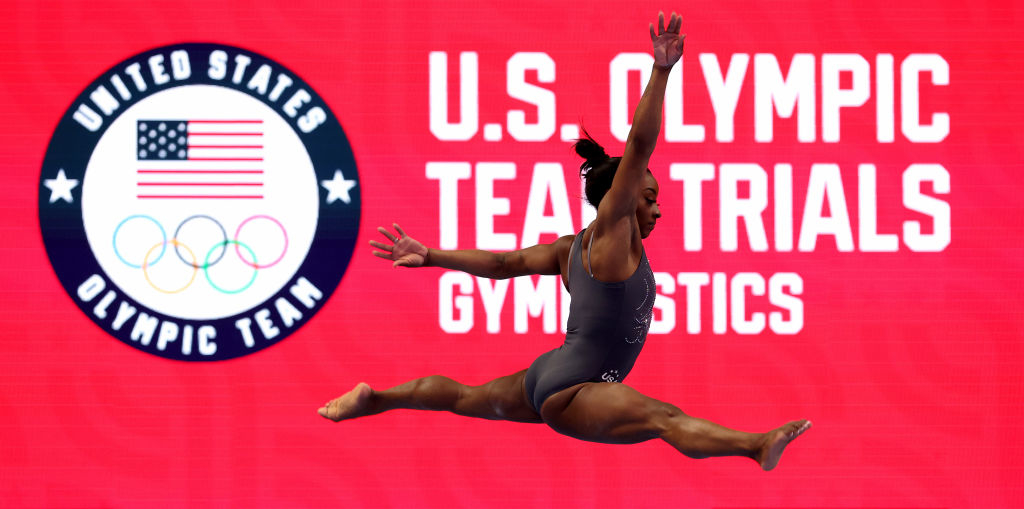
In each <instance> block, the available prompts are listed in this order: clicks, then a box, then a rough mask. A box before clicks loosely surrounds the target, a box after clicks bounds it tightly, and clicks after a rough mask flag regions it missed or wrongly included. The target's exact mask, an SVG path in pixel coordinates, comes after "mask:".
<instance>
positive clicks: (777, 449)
mask: <svg viewBox="0 0 1024 509" xmlns="http://www.w3.org/2000/svg"><path fill="white" fill-rule="evenodd" d="M809 429H811V421H808V420H806V419H805V420H802V421H792V422H789V423H786V424H785V425H783V426H781V427H779V428H776V429H774V430H772V431H769V432H768V433H765V438H764V443H763V444H762V445H761V450H760V451H759V452H758V453H757V456H755V457H754V459H756V460H757V462H758V463H760V464H761V468H762V469H764V470H765V471H768V470H771V469H773V468H775V466H776V465H778V464H779V459H780V458H782V451H783V450H785V449H786V446H787V445H789V443H790V442H792V441H793V440H794V439H796V437H798V436H800V435H802V434H803V433H804V432H805V431H807V430H809Z"/></svg>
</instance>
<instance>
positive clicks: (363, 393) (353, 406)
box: [317, 382, 373, 422]
mask: <svg viewBox="0 0 1024 509" xmlns="http://www.w3.org/2000/svg"><path fill="white" fill-rule="evenodd" d="M372 393H373V389H371V388H370V386H369V385H367V384H365V383H362V382H360V383H359V384H358V385H356V386H355V388H353V389H352V390H351V391H348V392H346V393H345V394H344V395H342V396H341V397H340V398H335V399H333V400H331V401H329V402H327V404H325V405H324V406H322V407H320V409H319V410H317V413H318V414H320V416H321V417H326V418H328V419H330V420H332V421H334V422H338V421H343V420H345V419H352V418H355V417H361V416H363V415H365V413H366V403H367V402H368V401H369V400H370V394H372Z"/></svg>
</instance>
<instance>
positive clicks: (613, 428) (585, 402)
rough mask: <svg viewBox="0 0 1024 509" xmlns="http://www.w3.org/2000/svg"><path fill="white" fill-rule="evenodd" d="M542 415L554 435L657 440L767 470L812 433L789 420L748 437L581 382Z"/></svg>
mask: <svg viewBox="0 0 1024 509" xmlns="http://www.w3.org/2000/svg"><path fill="white" fill-rule="evenodd" d="M540 413H541V415H542V416H543V418H544V422H546V423H547V424H548V425H549V426H551V427H552V428H553V429H554V430H555V431H558V432H559V433H562V434H564V435H568V436H571V437H574V438H578V439H581V440H587V441H591V442H601V443H611V444H632V443H637V442H643V441H646V440H650V439H653V438H661V439H662V440H664V441H665V442H667V443H668V444H669V445H671V446H673V447H675V448H676V450H678V451H679V452H681V453H683V454H685V455H686V456H689V457H691V458H707V457H711V456H746V457H748V458H751V459H753V460H755V461H757V462H758V464H760V465H761V468H763V469H765V470H771V469H772V468H775V466H776V465H777V464H778V462H779V458H780V457H781V456H782V452H783V450H784V449H785V448H786V445H788V444H789V442H791V441H792V440H793V439H795V438H796V437H798V436H800V435H801V434H802V433H803V432H805V431H807V429H809V428H810V425H811V424H810V421H806V420H803V421H792V422H789V423H787V424H784V425H783V426H781V427H779V428H776V429H774V430H772V431H769V432H767V433H746V432H742V431H737V430H734V429H729V428H726V427H725V426H721V425H718V424H715V423H713V422H711V421H708V420H705V419H699V418H696V417H691V416H689V415H686V414H685V413H683V412H682V411H681V410H680V409H679V408H677V407H675V406H674V405H671V404H669V403H665V402H663V401H659V400H656V399H654V398H650V397H648V396H645V395H643V394H641V393H640V392H638V391H637V390H636V389H633V388H632V387H629V386H628V385H625V384H621V383H583V384H579V385H576V386H573V387H570V388H568V389H565V390H563V391H561V392H558V393H555V394H554V395H552V396H551V397H549V398H548V399H547V400H546V401H545V402H544V405H543V406H542V407H541V412H540Z"/></svg>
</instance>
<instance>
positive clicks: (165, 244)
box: [142, 239, 199, 293]
mask: <svg viewBox="0 0 1024 509" xmlns="http://www.w3.org/2000/svg"><path fill="white" fill-rule="evenodd" d="M168 242H170V243H171V244H174V246H175V248H177V247H178V246H181V247H183V248H185V250H186V251H188V254H189V255H191V256H192V264H191V265H192V277H190V278H189V280H188V283H185V286H182V287H181V288H178V289H177V290H164V289H163V288H160V287H159V286H157V285H155V284H153V281H151V280H150V279H149V272H148V271H147V270H146V267H148V266H149V264H148V263H146V262H147V261H148V260H149V255H151V254H153V250H154V249H156V248H157V247H160V246H162V247H163V248H164V249H166V248H167V243H168ZM160 254H163V251H160ZM196 272H199V269H198V268H197V266H196V255H195V254H194V253H192V250H191V249H189V248H188V246H186V245H185V244H182V243H181V242H178V239H171V240H169V241H167V240H165V241H163V242H158V243H156V244H154V245H153V247H151V248H149V251H147V252H146V257H145V258H144V259H143V260H142V275H143V276H145V278H146V282H147V283H149V286H152V287H153V288H154V289H156V290H157V291H158V292H162V293H178V292H181V291H183V290H185V289H186V288H188V287H189V286H192V282H193V281H195V279H196Z"/></svg>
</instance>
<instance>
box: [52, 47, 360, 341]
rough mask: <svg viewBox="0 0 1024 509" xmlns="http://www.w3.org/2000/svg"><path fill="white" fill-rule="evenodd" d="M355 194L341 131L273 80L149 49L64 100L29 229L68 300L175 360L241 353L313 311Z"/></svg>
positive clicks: (288, 77) (198, 57)
mask: <svg viewBox="0 0 1024 509" xmlns="http://www.w3.org/2000/svg"><path fill="white" fill-rule="evenodd" d="M359 212H360V193H359V177H358V174H357V172H356V164H355V160H354V158H353V156H352V150H351V147H350V146H349V143H348V140H347V138H346V137H345V133H344V131H343V130H342V128H341V125H340V124H339V122H338V120H337V118H335V117H334V115H333V114H332V113H331V111H330V109H329V108H328V107H327V104H326V103H325V102H324V101H323V99H321V98H320V96H318V95H317V93H316V92H314V91H313V88H312V87H310V86H309V85H308V84H307V83H305V82H304V81H303V80H302V79H300V78H299V77H298V76H297V75H296V74H295V73H293V72H291V71H290V70H288V69H287V68H285V67H284V66H282V65H281V64H279V63H277V62H274V61H272V60H270V59H268V58H266V57H264V56H262V55H259V54H256V53H253V52H252V51H248V50H244V49H240V48H236V47H231V46H224V45H219V44H199V43H193V44H176V45H172V46H164V47H161V48H156V49H153V50H150V51H147V52H144V53H141V54H138V55H135V56H133V57H131V58H128V59H127V60H125V61H123V62H121V63H120V64H118V65H115V66H114V67H113V68H111V69H110V70H108V71H107V72H106V73H104V74H103V75H102V76H100V77H99V78H98V79H97V80H95V81H94V82H93V83H92V84H90V85H89V86H88V87H87V88H86V89H85V91H84V92H82V94H81V95H79V96H78V98H77V99H75V102H74V103H73V104H72V106H71V108H69V109H68V111H67V112H66V113H65V115H64V117H63V118H62V119H61V121H60V124H59V125H58V126H57V129H56V131H55V132H54V134H53V139H52V140H51V142H50V145H49V147H48V149H47V152H46V157H45V159H44V161H43V168H42V173H41V177H40V193H39V223H40V227H41V229H42V235H43V241H44V243H45V245H46V251H47V253H48V255H49V257H50V261H51V263H52V264H53V268H54V271H55V272H56V273H57V277H58V278H59V279H60V281H61V284H62V285H63V286H64V289H65V290H66V291H67V292H68V294H69V295H70V296H71V298H72V300H74V301H75V303H76V304H77V305H78V306H79V308H81V309H82V311H83V312H85V314H86V315H88V316H89V318H90V319H92V320H93V321H94V322H95V323H96V324H97V325H99V326H100V327H102V328H103V329H104V330H105V331H107V332H108V333H109V334H111V335H112V336H114V337H116V338H117V339H119V340H121V341H123V342H124V343H127V344H129V345H131V346H133V347H135V348H138V349H140V350H143V351H145V352H148V353H151V354H155V355H159V356H161V357H167V358H171V359H179V360H189V361H209V360H221V359H229V358H233V357H239V356H242V355H246V354H249V353H252V352H255V351H257V350H260V349H263V348H266V347H267V346H269V345H271V344H274V343H276V342H279V341H281V340H282V339H284V338H285V337H287V336H288V335H290V334H291V333H293V332H295V331H296V330H298V328H299V327H301V326H302V325H303V324H305V323H306V322H307V321H308V320H309V319H310V318H312V317H313V315H315V314H316V313H317V312H318V311H319V310H320V308H321V307H322V306H323V305H324V303H325V302H326V300H327V299H328V297H329V296H330V295H331V293H332V292H333V291H334V289H335V288H336V287H337V285H338V283H339V282H340V280H341V277H342V275H343V274H344V273H345V269H346V267H347V266H348V262H349V260H350V258H351V256H352V251H353V247H354V244H355V239H356V235H357V231H358V227H359Z"/></svg>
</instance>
